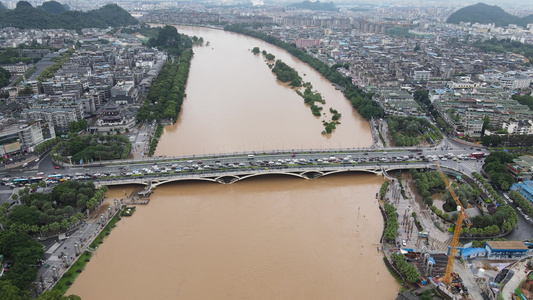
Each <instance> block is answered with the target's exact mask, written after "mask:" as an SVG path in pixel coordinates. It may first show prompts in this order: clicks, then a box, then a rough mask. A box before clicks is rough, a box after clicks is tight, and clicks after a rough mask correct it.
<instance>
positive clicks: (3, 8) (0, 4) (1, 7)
mask: <svg viewBox="0 0 533 300" xmlns="http://www.w3.org/2000/svg"><path fill="white" fill-rule="evenodd" d="M4 10H7V7H6V6H5V5H4V3H2V2H0V11H4Z"/></svg>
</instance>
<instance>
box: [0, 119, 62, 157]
mask: <svg viewBox="0 0 533 300" xmlns="http://www.w3.org/2000/svg"><path fill="white" fill-rule="evenodd" d="M0 128H2V129H1V130H0V155H6V154H7V155H11V154H16V153H23V152H33V148H34V147H35V146H37V145H38V144H40V143H41V142H43V141H44V137H43V132H42V128H41V122H39V121H33V122H26V121H14V122H13V121H12V122H3V124H2V126H1V127H0ZM48 128H49V127H48ZM52 130H53V129H52Z"/></svg>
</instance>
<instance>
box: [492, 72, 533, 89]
mask: <svg viewBox="0 0 533 300" xmlns="http://www.w3.org/2000/svg"><path fill="white" fill-rule="evenodd" d="M498 82H499V84H500V85H501V86H502V87H503V88H505V89H509V90H521V89H527V88H528V87H529V85H530V84H531V77H529V76H527V75H525V74H517V75H514V76H505V77H501V78H500V79H499V80H498Z"/></svg>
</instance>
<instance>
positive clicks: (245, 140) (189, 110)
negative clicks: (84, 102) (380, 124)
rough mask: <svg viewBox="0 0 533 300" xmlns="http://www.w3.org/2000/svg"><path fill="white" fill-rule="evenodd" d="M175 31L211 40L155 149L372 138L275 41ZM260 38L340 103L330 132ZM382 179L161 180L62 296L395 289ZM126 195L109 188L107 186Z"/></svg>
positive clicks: (386, 294) (353, 293)
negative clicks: (267, 57)
mask: <svg viewBox="0 0 533 300" xmlns="http://www.w3.org/2000/svg"><path fill="white" fill-rule="evenodd" d="M178 30H179V31H180V32H183V33H187V34H191V35H197V36H202V37H203V38H204V40H206V41H209V42H210V47H197V48H195V50H194V51H195V56H194V59H193V61H192V66H191V74H190V77H189V82H188V87H187V95H188V97H187V99H186V100H185V102H184V106H183V109H182V113H181V115H180V117H179V121H178V123H177V124H175V125H171V126H167V127H166V128H165V132H164V134H163V138H162V140H161V142H160V144H159V146H158V148H157V152H156V155H182V154H202V153H218V152H231V151H243V150H252V151H259V150H262V149H263V147H264V149H293V148H294V149H300V148H334V147H354V148H356V147H366V146H369V145H370V143H371V135H370V131H369V127H368V123H367V122H365V121H364V120H363V119H362V118H361V117H360V116H359V115H358V114H357V113H356V112H353V110H352V108H351V105H350V104H349V102H348V101H347V100H346V99H345V98H344V97H343V96H342V93H340V92H339V91H337V90H335V88H334V87H332V86H331V84H329V83H328V82H327V81H326V80H324V79H323V78H321V77H320V75H319V74H317V73H316V72H315V71H313V70H312V69H311V68H310V67H309V66H307V65H305V64H302V63H301V62H299V61H298V60H295V59H293V58H291V57H290V56H289V55H288V54H287V53H285V52H284V51H283V50H281V49H279V48H276V47H273V46H270V45H268V44H266V43H264V42H262V41H259V40H255V39H252V38H248V37H245V36H241V35H237V34H233V33H227V32H223V31H217V30H212V29H204V28H191V27H179V28H178ZM255 46H258V47H260V48H261V49H266V51H267V52H270V53H273V54H274V55H276V57H277V58H281V59H282V60H283V61H285V62H286V63H288V64H289V65H291V66H292V67H294V68H295V69H297V70H298V71H299V72H300V73H301V74H303V73H305V74H306V75H305V76H303V77H304V80H305V81H311V82H312V84H313V86H314V87H315V89H317V90H319V91H320V92H321V93H322V95H323V96H324V98H325V99H326V100H327V102H328V104H327V105H329V104H331V107H334V108H335V109H337V110H338V111H339V112H341V113H342V115H343V116H342V119H341V123H342V124H341V125H340V126H339V127H338V129H337V130H336V131H335V132H334V133H333V134H332V135H331V136H322V135H321V134H320V132H321V131H322V130H323V127H322V124H321V122H320V119H316V118H315V117H313V116H312V114H311V112H310V110H309V108H308V107H306V106H305V105H304V103H303V100H302V99H301V98H300V97H299V96H298V95H296V93H295V92H294V91H292V90H290V89H287V88H286V87H285V86H284V85H282V84H280V83H278V82H276V80H275V77H274V76H273V75H272V74H271V72H270V70H269V69H268V67H267V66H266V65H265V62H264V60H263V58H262V57H261V56H254V55H253V54H251V53H250V49H252V48H253V47H255ZM326 107H329V106H326ZM382 182H383V179H382V178H381V177H378V176H375V175H373V174H364V173H351V174H341V175H330V176H328V177H324V178H320V179H315V180H303V179H298V178H295V177H291V176H283V175H276V176H273V175H269V176H263V177H256V178H251V179H247V180H244V181H240V182H238V183H235V184H230V185H221V184H215V183H207V182H194V181H189V182H180V183H171V184H166V185H162V186H159V187H158V188H157V190H156V191H155V193H154V194H152V196H151V202H150V204H149V205H147V206H139V207H138V208H137V211H136V212H135V214H134V215H133V217H131V218H126V219H124V220H123V221H121V222H119V223H118V227H117V228H115V229H114V230H113V231H112V233H111V235H110V236H109V237H108V238H107V239H106V240H105V242H104V243H103V244H102V245H101V246H100V247H99V248H98V250H97V251H96V254H95V256H93V258H92V260H91V262H90V263H89V264H88V265H87V267H86V269H85V270H84V271H83V272H82V273H81V274H80V276H79V277H78V278H77V279H76V281H75V283H74V285H73V286H72V287H71V288H70V289H69V291H68V294H77V295H79V296H81V297H82V299H84V300H86V299H387V300H388V299H394V298H395V296H396V294H397V291H398V289H399V287H398V285H397V284H396V282H395V281H394V279H393V278H392V276H391V275H390V274H389V273H388V271H387V270H386V268H385V265H384V263H383V259H382V254H380V253H379V252H378V251H377V246H378V245H379V240H380V237H381V233H382V230H383V219H382V217H381V214H380V212H379V209H378V203H377V201H376V193H377V192H378V190H379V187H380V185H381V183H382ZM121 193H122V188H113V189H111V190H110V192H109V197H117V196H119V195H120V194H121Z"/></svg>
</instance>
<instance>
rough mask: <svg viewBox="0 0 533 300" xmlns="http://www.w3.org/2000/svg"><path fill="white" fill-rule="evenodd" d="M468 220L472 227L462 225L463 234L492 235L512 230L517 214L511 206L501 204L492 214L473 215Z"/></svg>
mask: <svg viewBox="0 0 533 300" xmlns="http://www.w3.org/2000/svg"><path fill="white" fill-rule="evenodd" d="M470 220H471V221H472V227H471V228H467V227H463V229H462V234H463V235H468V236H494V235H498V234H500V233H502V232H508V231H510V230H512V229H513V227H514V226H516V223H517V222H518V216H517V215H516V212H515V210H514V209H513V208H512V207H510V206H509V205H503V206H500V207H499V208H498V209H497V210H496V212H495V213H494V214H493V215H490V214H486V215H481V216H475V217H473V218H470Z"/></svg>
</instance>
